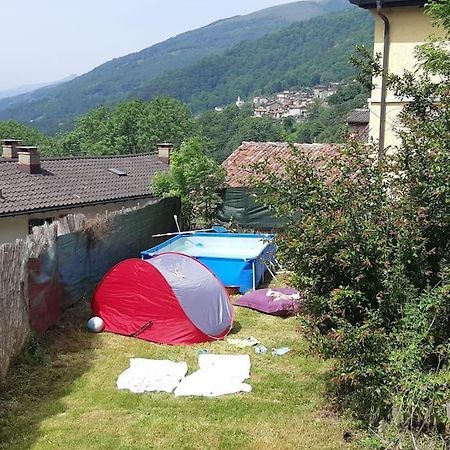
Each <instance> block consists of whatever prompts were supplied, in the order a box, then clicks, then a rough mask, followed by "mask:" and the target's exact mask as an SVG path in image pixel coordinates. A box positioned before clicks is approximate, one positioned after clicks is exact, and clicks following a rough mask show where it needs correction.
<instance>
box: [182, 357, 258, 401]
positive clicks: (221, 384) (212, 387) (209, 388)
mask: <svg viewBox="0 0 450 450" xmlns="http://www.w3.org/2000/svg"><path fill="white" fill-rule="evenodd" d="M198 362H199V367H200V369H199V370H197V372H194V373H193V374H192V375H189V376H187V377H186V378H183V379H182V380H181V382H180V384H179V385H178V387H177V388H176V389H175V395H176V396H187V395H195V396H203V397H217V396H219V395H226V394H233V393H236V392H250V391H251V390H252V387H251V386H250V385H249V384H247V383H244V381H245V380H247V379H248V378H250V357H249V355H211V354H203V355H199V357H198Z"/></svg>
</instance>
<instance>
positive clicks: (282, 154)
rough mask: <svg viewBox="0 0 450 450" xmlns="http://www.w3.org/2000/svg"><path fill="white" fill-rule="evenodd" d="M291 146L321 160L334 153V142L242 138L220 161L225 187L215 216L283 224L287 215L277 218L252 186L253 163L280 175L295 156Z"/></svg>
mask: <svg viewBox="0 0 450 450" xmlns="http://www.w3.org/2000/svg"><path fill="white" fill-rule="evenodd" d="M293 146H294V147H295V148H296V149H298V150H301V151H303V152H305V153H307V154H308V155H310V156H311V157H312V159H314V158H315V157H317V159H318V160H320V161H323V160H326V159H327V156H328V155H329V156H330V157H331V156H332V155H335V154H336V151H337V148H338V147H337V146H336V145H334V144H289V143H287V142H243V143H242V144H241V145H240V146H239V147H238V148H237V149H236V150H235V151H234V152H233V153H232V154H231V155H230V156H229V157H228V158H227V159H226V160H225V161H224V162H223V163H222V167H223V168H224V169H225V171H226V178H225V184H226V188H225V189H224V190H223V192H222V200H223V204H222V206H221V208H220V211H219V216H218V218H219V219H220V220H221V221H222V222H224V223H226V222H235V223H237V224H238V225H241V226H244V227H247V228H254V229H258V230H270V229H275V228H279V227H282V226H283V224H285V223H286V219H280V218H276V217H274V216H273V215H272V213H271V212H270V211H269V210H268V208H267V207H265V206H263V205H261V204H260V203H258V202H257V199H256V197H257V196H258V195H259V193H258V191H257V190H256V189H254V186H253V183H254V177H255V176H256V175H255V170H254V166H255V165H257V164H260V163H264V164H265V165H266V168H267V169H268V170H269V171H270V172H271V173H273V174H279V175H283V174H284V173H285V167H286V162H287V161H289V160H291V159H293V158H294V157H295V155H294V153H293Z"/></svg>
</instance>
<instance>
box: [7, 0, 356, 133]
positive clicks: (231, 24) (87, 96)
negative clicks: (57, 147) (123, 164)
mask: <svg viewBox="0 0 450 450" xmlns="http://www.w3.org/2000/svg"><path fill="white" fill-rule="evenodd" d="M349 7H350V5H349V4H348V2H347V1H346V0H315V1H300V2H299V1H297V2H294V3H288V4H284V5H278V6H274V7H271V8H266V9H263V10H259V11H256V12H253V13H251V14H248V15H244V16H234V17H232V18H227V19H222V20H219V21H216V22H213V23H212V24H209V25H206V26H204V27H201V28H198V29H196V30H192V31H187V32H185V33H181V34H179V35H178V36H175V37H172V38H170V39H167V40H166V41H164V42H161V43H158V44H155V45H153V46H151V47H148V48H146V49H143V50H141V51H139V52H135V53H131V54H129V55H126V56H122V57H118V58H114V59H112V60H110V61H107V62H106V63H104V64H102V65H100V66H98V67H96V68H95V69H93V70H92V71H90V72H88V73H86V74H83V75H81V76H79V77H77V78H75V79H74V80H71V81H69V82H67V83H63V84H61V85H58V86H56V87H54V86H52V87H48V86H47V87H44V88H41V89H39V90H37V91H33V92H31V93H26V94H22V95H19V96H17V97H12V98H8V99H3V100H0V120H7V119H14V120H19V121H20V122H22V123H27V124H31V125H33V126H34V127H36V128H38V129H41V130H43V131H47V132H53V133H54V132H57V131H59V130H64V129H67V128H70V126H71V124H72V121H73V119H74V118H75V117H76V116H78V115H81V114H83V113H85V112H86V111H88V110H89V109H91V108H93V107H95V106H98V105H101V104H105V105H111V104H114V103H116V102H118V101H120V100H123V99H126V98H128V97H129V96H130V95H132V94H134V93H136V92H138V90H139V89H142V88H144V87H145V86H147V85H148V83H149V81H150V80H152V79H155V78H157V77H158V76H161V75H162V74H163V73H165V72H167V71H168V70H174V69H182V68H183V67H188V66H189V65H190V64H193V63H195V62H196V61H199V60H201V59H202V58H204V57H207V56H211V55H217V54H221V53H222V52H224V51H226V50H228V49H229V48H232V47H233V46H234V45H237V44H238V43H240V42H249V41H252V40H257V39H259V38H261V37H262V36H264V35H267V34H270V33H271V32H274V31H278V30H281V29H283V28H285V27H287V26H288V25H289V24H291V23H293V22H295V21H298V20H300V19H302V20H309V19H310V18H312V17H317V16H319V15H323V14H327V13H329V12H330V11H333V10H335V9H347V8H349ZM244 25H245V26H244Z"/></svg>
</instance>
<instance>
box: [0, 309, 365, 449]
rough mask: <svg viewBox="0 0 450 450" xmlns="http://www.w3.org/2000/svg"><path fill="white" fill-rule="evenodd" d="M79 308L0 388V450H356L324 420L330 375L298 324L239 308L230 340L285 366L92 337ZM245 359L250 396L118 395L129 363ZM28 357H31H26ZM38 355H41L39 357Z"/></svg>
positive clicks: (212, 347)
mask: <svg viewBox="0 0 450 450" xmlns="http://www.w3.org/2000/svg"><path fill="white" fill-rule="evenodd" d="M88 317H89V307H88V304H87V303H86V302H81V303H80V304H79V305H78V306H76V307H75V308H73V309H71V310H69V311H68V312H66V314H65V317H64V318H63V319H62V320H61V321H60V322H59V323H58V324H57V325H56V326H55V327H53V328H52V329H51V330H50V332H49V333H48V335H47V338H46V341H47V342H46V344H45V348H44V350H43V351H42V350H40V349H38V351H37V353H38V357H33V358H31V357H30V356H26V357H25V356H24V357H22V359H21V360H20V361H19V362H18V363H17V364H16V365H15V366H14V367H13V368H12V369H11V371H10V373H9V377H8V379H7V382H6V383H5V384H4V385H2V386H1V387H0V389H1V391H0V448H1V449H8V450H12V449H28V448H33V449H43V450H44V449H45V450H48V449H147V448H176V449H203V448H208V449H209V448H230V449H234V448H239V449H264V448H266V449H292V448H296V449H321V450H325V449H339V448H345V449H351V448H356V444H353V445H352V444H347V443H345V442H344V441H343V439H342V433H343V431H344V430H346V429H347V428H349V427H351V425H350V424H349V423H348V422H346V421H345V420H343V419H338V418H337V417H335V416H334V415H333V414H331V413H329V412H327V411H328V410H329V408H328V406H329V405H328V402H327V397H326V394H325V382H326V378H327V374H328V369H329V366H328V364H327V363H325V362H323V361H320V360H318V359H315V358H314V357H311V356H310V355H308V353H307V351H306V344H305V342H304V341H303V340H302V338H301V337H300V336H299V334H298V333H297V332H296V326H297V322H296V320H295V319H287V320H283V319H280V318H276V317H270V316H266V315H262V314H259V313H257V312H254V311H251V310H246V309H243V308H237V311H236V324H235V325H236V327H235V330H234V335H233V337H242V338H245V337H247V336H251V335H252V336H255V337H257V338H258V339H260V340H261V341H262V342H263V343H264V344H265V345H266V347H268V348H269V349H270V348H272V347H280V346H286V345H287V346H290V347H291V348H292V351H291V352H290V353H288V354H287V355H285V356H283V357H275V356H272V355H270V354H266V355H257V354H255V353H254V351H253V349H246V350H238V349H236V348H235V347H233V346H231V345H229V344H227V343H226V342H213V343H210V344H203V345H197V346H192V347H169V346H163V345H156V344H151V343H148V342H144V341H140V340H138V339H132V338H126V337H122V336H116V335H113V334H107V333H103V334H99V335H94V334H89V333H88V332H87V331H86V329H85V324H86V320H87V318H88ZM204 348H206V349H208V350H209V352H213V353H219V354H236V353H249V354H250V355H251V362H252V372H251V378H250V381H249V383H250V384H251V385H252V387H253V391H252V392H251V393H248V394H237V395H231V396H226V397H221V398H176V397H174V396H173V395H169V394H139V395H136V394H131V393H128V392H123V391H118V390H117V389H116V387H115V382H116V379H117V376H118V375H119V374H120V373H121V372H122V371H123V370H125V369H126V368H127V367H128V359H129V358H130V357H134V356H135V357H144V358H160V359H172V360H174V361H186V362H187V363H188V366H189V372H193V371H195V370H196V369H197V358H198V351H199V350H200V349H204ZM28 353H29V352H28ZM35 353H36V352H35Z"/></svg>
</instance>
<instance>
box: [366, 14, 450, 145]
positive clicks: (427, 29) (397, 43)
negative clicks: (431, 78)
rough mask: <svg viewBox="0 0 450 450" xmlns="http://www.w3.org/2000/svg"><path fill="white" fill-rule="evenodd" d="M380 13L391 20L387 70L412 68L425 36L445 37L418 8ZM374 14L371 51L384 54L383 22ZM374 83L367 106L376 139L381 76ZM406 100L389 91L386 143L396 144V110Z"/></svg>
mask: <svg viewBox="0 0 450 450" xmlns="http://www.w3.org/2000/svg"><path fill="white" fill-rule="evenodd" d="M383 12H384V13H385V14H386V16H387V17H388V18H389V21H390V23H391V46H390V55H389V72H391V73H394V74H402V73H403V72H404V70H405V69H408V70H414V68H415V67H416V66H417V60H416V58H415V55H414V49H415V47H416V46H417V45H420V44H423V43H424V42H425V41H426V40H427V38H428V36H430V35H433V34H434V35H438V36H444V33H443V31H442V30H439V29H436V28H434V27H433V26H432V22H431V19H430V17H429V16H427V15H426V14H425V12H424V9H423V8H419V7H401V8H386V9H383ZM374 15H375V45H374V52H375V54H376V53H381V54H383V47H384V46H383V43H384V24H383V21H382V20H381V18H380V17H378V15H376V13H374ZM374 85H375V86H376V87H375V89H374V90H373V92H372V97H371V99H370V100H369V107H370V113H371V114H370V137H371V138H373V139H374V140H376V141H377V140H378V138H379V129H380V104H381V103H380V101H381V79H379V78H377V79H374ZM404 104H405V102H404V101H402V100H400V99H398V98H396V97H395V96H394V94H393V92H388V96H387V115H386V142H385V143H386V146H390V145H391V146H394V145H397V144H399V139H398V137H397V135H396V129H398V127H399V126H400V124H399V122H398V117H397V116H398V113H399V112H400V111H401V110H402V108H403V106H404Z"/></svg>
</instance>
